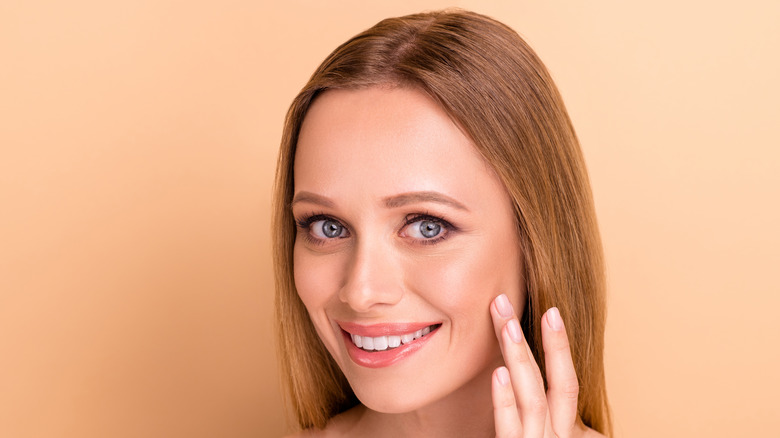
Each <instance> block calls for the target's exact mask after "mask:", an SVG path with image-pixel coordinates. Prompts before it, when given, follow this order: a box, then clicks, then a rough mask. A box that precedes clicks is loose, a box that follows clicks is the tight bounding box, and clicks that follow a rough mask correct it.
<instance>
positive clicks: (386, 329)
mask: <svg viewBox="0 0 780 438" xmlns="http://www.w3.org/2000/svg"><path fill="white" fill-rule="evenodd" d="M338 325H339V326H340V327H341V332H342V334H343V337H344V342H345V344H346V347H347V352H348V354H349V357H350V358H351V359H352V361H353V362H355V363H356V364H358V365H361V366H364V367H367V368H383V367H386V366H390V365H393V364H395V363H396V362H398V361H400V360H402V359H405V358H407V357H409V356H410V355H411V354H412V353H414V352H416V351H418V350H420V349H421V348H422V347H423V346H424V345H426V344H427V343H428V341H429V339H430V338H431V337H432V335H433V334H435V333H436V332H438V329H439V327H441V323H433V324H431V323H400V324H376V325H370V326H364V325H359V324H352V323H345V322H338Z"/></svg>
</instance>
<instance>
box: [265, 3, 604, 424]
mask: <svg viewBox="0 0 780 438" xmlns="http://www.w3.org/2000/svg"><path fill="white" fill-rule="evenodd" d="M374 86H399V87H410V88H414V89H417V90H420V91H422V92H423V93H425V94H426V95H428V96H429V97H430V98H431V99H433V100H434V101H435V102H437V103H438V104H439V105H440V106H441V107H442V108H443V109H444V111H446V112H447V114H448V115H449V116H450V117H451V118H452V119H453V121H454V122H455V123H456V124H457V125H458V126H459V127H460V129H461V130H462V131H463V132H464V134H465V135H466V136H467V137H468V138H469V139H470V140H471V141H472V142H473V144H474V146H475V148H476V149H477V150H478V152H479V153H480V154H481V156H482V157H483V158H484V160H485V161H486V162H487V163H489V164H490V166H492V168H493V170H494V171H495V172H496V174H497V175H498V177H499V178H500V180H501V181H502V182H503V184H504V187H505V188H506V190H507V192H508V193H509V195H510V197H511V199H512V202H513V206H514V213H515V216H516V221H517V226H518V230H517V231H518V233H519V236H520V245H521V253H522V257H523V261H524V263H523V265H524V273H523V274H524V275H523V278H524V280H525V283H526V284H525V285H524V286H525V290H526V292H527V293H526V295H527V302H526V306H525V312H524V314H523V315H522V317H521V326H522V328H523V332H524V334H525V336H526V338H527V339H528V343H529V345H530V347H531V349H532V351H533V353H534V357H535V358H536V360H537V362H538V364H539V367H540V369H541V373H542V377H543V379H545V386H546V385H547V382H546V374H545V363H544V350H543V347H542V338H541V326H540V321H541V316H542V314H543V313H544V312H545V311H546V310H547V309H548V308H550V307H553V306H556V307H558V309H559V310H560V312H561V315H562V317H563V319H564V321H566V326H567V332H568V336H569V342H570V344H571V353H572V359H573V362H574V368H575V370H576V372H577V377H578V380H579V385H580V391H579V398H578V406H577V410H578V414H579V417H580V419H581V420H582V422H583V423H584V424H585V425H586V426H588V427H591V428H593V429H595V430H597V431H599V432H601V433H604V434H606V435H610V434H611V432H612V425H611V419H610V411H609V406H608V403H607V392H606V383H605V376H604V359H603V352H604V329H605V322H606V297H605V278H604V262H603V256H602V248H601V240H600V237H599V232H598V227H597V223H596V215H595V210H594V207H593V198H592V194H591V190H590V185H589V182H588V175H587V171H586V169H585V163H584V159H583V157H582V152H581V150H580V147H579V142H578V140H577V137H576V134H575V132H574V128H573V126H572V124H571V121H570V119H569V116H568V114H567V112H566V108H565V106H564V104H563V100H562V99H561V96H560V94H559V92H558V90H557V88H556V86H555V84H554V83H553V80H552V78H551V76H550V74H549V73H548V71H547V69H546V68H545V66H544V64H542V62H541V60H540V59H539V57H538V56H537V55H536V54H535V53H534V51H533V50H532V49H531V48H530V47H529V46H528V44H526V43H525V41H523V39H522V38H521V37H520V36H519V35H518V34H517V33H516V32H514V31H513V30H512V29H510V28H509V27H507V26H506V25H504V24H502V23H500V22H498V21H496V20H494V19H491V18H489V17H486V16H483V15H480V14H476V13H473V12H468V11H463V10H445V11H438V12H427V13H421V14H414V15H408V16H404V17H398V18H389V19H386V20H383V21H380V22H379V23H377V24H376V25H375V26H373V27H371V28H370V29H368V30H366V31H364V32H362V33H360V34H358V35H356V36H355V37H353V38H351V39H350V40H349V41H347V42H345V43H344V44H342V45H341V46H339V47H338V48H337V49H336V50H335V51H333V53H331V54H330V55H329V56H328V57H327V58H326V59H325V61H324V62H323V63H322V64H321V65H320V66H319V67H318V68H317V70H316V71H315V72H314V74H313V75H312V77H311V79H310V80H309V82H308V83H307V84H306V85H305V86H304V87H303V89H302V91H301V92H300V93H299V94H298V95H297V96H296V97H295V99H294V101H293V103H292V105H291V106H290V109H289V111H288V113H287V117H286V120H285V125H284V131H283V135H282V142H281V148H280V153H279V159H278V163H277V172H276V180H275V187H274V201H273V254H274V270H275V271H274V272H275V286H276V297H275V304H276V327H277V341H278V344H277V346H278V350H279V359H280V366H281V371H282V374H283V382H284V384H285V386H286V389H287V397H288V398H289V401H290V402H291V405H292V408H293V411H294V413H295V417H296V420H297V423H298V424H299V425H300V426H301V427H302V428H309V427H316V428H322V427H324V426H325V424H326V423H327V421H328V420H329V419H330V418H331V417H333V416H334V415H336V414H338V413H340V412H343V411H345V410H347V409H349V408H351V407H353V406H355V405H357V404H358V403H359V401H358V400H357V398H356V397H355V395H354V393H353V392H352V389H351V388H350V386H349V383H348V382H347V380H346V378H345V377H344V375H343V373H342V372H341V370H340V369H339V367H338V365H337V364H336V362H335V361H334V360H333V358H332V357H331V356H330V354H329V353H328V351H327V350H326V348H325V346H324V345H323V343H322V342H321V341H320V339H319V337H318V335H317V333H316V331H315V329H314V326H313V324H312V322H311V320H310V319H309V316H308V313H307V311H306V308H305V307H304V305H303V303H302V301H301V300H300V298H299V297H298V294H297V292H296V289H295V282H294V278H293V246H294V243H295V236H296V225H295V221H294V219H293V217H292V211H291V208H290V204H291V201H292V197H293V193H294V179H293V177H294V175H293V161H294V157H295V149H296V143H297V141H298V134H299V131H300V128H301V124H302V123H303V120H304V117H305V116H306V113H307V110H308V108H309V107H310V105H311V104H312V102H313V101H314V99H315V98H316V97H317V95H318V94H320V93H322V92H323V91H325V90H328V89H359V88H366V87H374Z"/></svg>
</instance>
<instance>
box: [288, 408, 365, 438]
mask: <svg viewBox="0 0 780 438" xmlns="http://www.w3.org/2000/svg"><path fill="white" fill-rule="evenodd" d="M363 409H364V407H363V406H362V405H358V406H356V407H354V408H352V409H350V410H348V411H345V412H342V413H340V414H338V415H336V416H335V417H333V418H331V419H330V420H329V421H328V424H326V425H325V428H324V429H314V428H312V429H306V430H302V431H300V432H296V433H294V434H292V435H288V436H287V437H285V438H339V437H347V436H352V434H351V431H352V429H353V427H354V426H355V424H357V421H358V419H360V415H361V414H362V412H363Z"/></svg>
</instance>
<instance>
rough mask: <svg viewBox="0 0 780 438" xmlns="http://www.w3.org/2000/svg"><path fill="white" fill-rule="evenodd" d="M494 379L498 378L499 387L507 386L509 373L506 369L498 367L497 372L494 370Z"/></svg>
mask: <svg viewBox="0 0 780 438" xmlns="http://www.w3.org/2000/svg"><path fill="white" fill-rule="evenodd" d="M496 377H498V383H500V384H501V386H506V385H509V371H508V370H507V369H506V367H498V370H496Z"/></svg>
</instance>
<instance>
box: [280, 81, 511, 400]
mask: <svg viewBox="0 0 780 438" xmlns="http://www.w3.org/2000/svg"><path fill="white" fill-rule="evenodd" d="M294 175H295V177H294V178H295V180H294V182H295V194H294V198H293V202H292V210H293V215H294V216H295V219H296V221H297V222H298V234H297V237H296V240H295V249H294V271H295V285H296V287H297V290H298V294H299V295H300V297H301V300H302V301H303V303H304V304H305V305H306V308H307V309H308V312H309V315H310V316H311V320H312V322H313V323H314V326H315V327H316V329H317V332H318V334H319V336H320V338H321V339H322V342H323V343H324V344H325V346H326V347H327V349H328V351H330V354H331V355H332V356H333V358H334V359H335V360H336V362H337V363H338V364H339V366H340V367H341V370H342V371H343V372H344V374H345V375H346V377H347V379H348V380H349V382H350V385H351V386H352V388H353V390H354V391H355V394H356V395H357V396H358V398H359V399H360V400H361V402H363V404H365V405H366V406H368V407H369V408H371V409H374V410H376V411H380V412H387V413H399V412H409V411H412V410H415V409H418V408H421V407H424V406H426V405H428V404H431V403H433V402H435V401H437V400H441V399H442V398H443V397H445V396H447V395H451V394H453V393H455V392H456V391H458V390H464V388H467V387H469V385H468V383H470V382H472V381H474V380H475V378H476V377H477V376H483V375H485V371H486V370H487V373H488V374H487V375H488V376H489V373H490V372H491V371H492V368H493V367H494V366H495V365H496V364H497V363H499V362H500V360H501V359H500V352H499V348H498V343H497V341H496V339H495V335H494V333H493V326H492V323H491V320H490V314H489V305H490V301H491V300H492V299H493V298H494V297H496V296H498V295H499V294H501V293H506V294H507V295H508V296H509V297H510V299H511V300H512V301H513V304H514V305H515V308H516V309H517V310H518V313H522V310H523V309H522V307H521V306H520V303H522V302H523V301H524V300H523V299H522V298H523V295H524V293H525V292H524V291H523V290H522V289H521V285H522V284H523V279H522V274H521V272H522V265H521V263H522V261H521V260H522V259H521V254H520V246H519V241H518V236H517V231H516V225H515V220H514V214H513V209H512V204H511V201H510V198H509V196H508V194H507V192H506V190H505V189H504V187H503V185H502V184H501V182H500V181H499V179H498V178H497V177H496V176H495V174H494V173H493V171H492V170H491V167H490V166H489V165H488V164H486V162H485V161H484V160H483V159H482V158H481V157H480V155H479V154H478V152H477V151H476V149H475V148H474V146H473V145H472V144H471V142H470V141H469V139H468V138H467V137H466V136H464V135H463V133H462V132H461V131H460V130H459V129H458V127H457V126H456V125H455V124H454V123H453V122H452V120H450V118H449V117H448V116H447V114H446V113H445V112H444V111H443V110H442V109H441V108H439V107H438V106H437V105H436V104H435V103H434V102H433V101H432V100H431V99H430V98H428V97H427V96H425V95H424V94H422V93H421V92H419V91H416V90H413V89H409V88H390V87H374V88H367V89H360V90H330V91H326V92H324V93H323V94H321V95H320V96H319V97H318V98H317V99H316V101H315V102H314V103H313V105H312V106H311V108H310V110H309V112H308V114H307V116H306V118H305V120H304V123H303V126H302V128H301V132H300V137H299V140H298V144H297V149H296V154H295V168H294ZM429 331H430V332H429ZM359 346H360V347H362V348H360V347H359ZM480 382H481V381H480ZM487 385H488V386H487V388H485V390H486V391H489V383H488V384H487Z"/></svg>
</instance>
